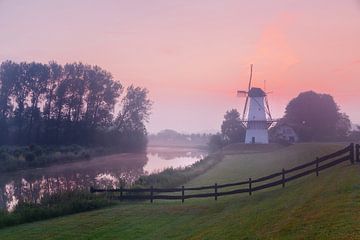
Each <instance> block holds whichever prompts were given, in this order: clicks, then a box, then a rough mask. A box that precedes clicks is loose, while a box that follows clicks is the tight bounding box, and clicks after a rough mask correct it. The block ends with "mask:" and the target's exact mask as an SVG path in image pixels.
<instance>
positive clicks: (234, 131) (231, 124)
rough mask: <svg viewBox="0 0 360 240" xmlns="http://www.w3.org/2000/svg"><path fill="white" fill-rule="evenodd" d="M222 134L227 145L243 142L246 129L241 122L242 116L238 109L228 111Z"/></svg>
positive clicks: (222, 126)
mask: <svg viewBox="0 0 360 240" xmlns="http://www.w3.org/2000/svg"><path fill="white" fill-rule="evenodd" d="M221 133H222V135H223V137H224V139H225V141H226V142H227V143H235V142H243V141H244V140H245V129H244V127H243V125H242V123H241V120H240V114H239V112H238V111H237V110H236V109H231V110H230V111H227V112H226V113H225V115H224V121H223V122H222V125H221Z"/></svg>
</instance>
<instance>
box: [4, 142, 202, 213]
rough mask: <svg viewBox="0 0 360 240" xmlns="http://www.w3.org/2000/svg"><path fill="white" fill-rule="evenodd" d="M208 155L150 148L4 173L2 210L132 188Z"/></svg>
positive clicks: (178, 149) (191, 151)
mask: <svg viewBox="0 0 360 240" xmlns="http://www.w3.org/2000/svg"><path fill="white" fill-rule="evenodd" d="M204 156H205V152H202V151H200V150H197V149H186V148H159V147H158V148H149V149H148V152H147V153H146V154H145V153H143V154H136V153H123V154H115V155H111V156H103V157H96V158H94V159H92V160H89V161H83V162H76V163H67V164H63V165H57V166H50V167H46V168H37V169H29V170H22V171H16V172H11V173H3V174H1V175H0V208H6V209H7V210H9V211H12V210H13V209H14V208H15V206H16V205H17V204H18V203H19V202H21V201H24V202H40V201H41V199H42V198H44V197H45V196H47V195H51V194H54V193H58V192H64V191H71V190H88V189H89V188H90V186H94V187H98V188H117V187H119V186H120V185H123V186H130V185H132V184H133V183H134V182H135V181H136V180H137V179H138V178H139V177H140V176H141V175H146V174H151V173H155V172H159V171H161V170H163V169H165V168H169V167H174V168H178V167H186V166H189V165H191V164H193V163H195V162H196V161H198V160H200V159H201V158H203V157H204Z"/></svg>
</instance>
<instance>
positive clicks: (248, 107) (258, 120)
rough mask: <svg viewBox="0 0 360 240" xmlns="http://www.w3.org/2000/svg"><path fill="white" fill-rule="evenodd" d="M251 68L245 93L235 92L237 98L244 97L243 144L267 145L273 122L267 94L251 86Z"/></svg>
mask: <svg viewBox="0 0 360 240" xmlns="http://www.w3.org/2000/svg"><path fill="white" fill-rule="evenodd" d="M252 67H253V65H252V64H251V65H250V79H249V85H248V90H247V91H237V95H238V96H239V97H246V100H245V106H244V111H243V115H242V123H243V125H244V127H245V129H246V137H245V143H247V144H249V143H262V144H267V143H269V133H268V129H269V128H270V126H271V125H272V123H273V122H274V121H273V120H272V117H271V113H270V108H269V103H268V99H267V93H266V92H265V91H264V90H263V89H261V88H257V87H252V86H251V80H252Z"/></svg>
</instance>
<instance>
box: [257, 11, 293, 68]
mask: <svg viewBox="0 0 360 240" xmlns="http://www.w3.org/2000/svg"><path fill="white" fill-rule="evenodd" d="M295 20H296V16H295V15H292V14H289V13H284V14H281V15H279V16H278V17H277V18H276V19H274V20H273V21H272V22H270V23H269V24H268V25H267V26H266V27H265V28H264V30H263V31H262V34H261V37H260V39H259V40H258V42H257V43H256V52H255V55H254V56H253V58H252V61H253V62H254V63H258V62H260V63H263V64H265V65H272V66H275V65H276V68H277V69H278V70H287V69H288V68H290V67H291V66H293V65H295V64H297V63H298V62H299V61H300V60H299V57H298V56H297V54H296V52H295V50H294V49H293V48H292V46H291V44H290V40H289V37H288V35H287V32H288V31H289V29H291V27H292V26H293V23H294V21H295Z"/></svg>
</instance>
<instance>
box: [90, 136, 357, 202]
mask: <svg viewBox="0 0 360 240" xmlns="http://www.w3.org/2000/svg"><path fill="white" fill-rule="evenodd" d="M345 161H350V163H351V164H354V163H355V161H356V162H359V163H360V144H356V145H355V144H354V143H351V144H350V145H349V146H347V147H345V148H343V149H341V150H339V151H336V152H334V153H331V154H329V155H326V156H322V157H319V158H316V159H315V160H313V161H311V162H308V163H305V164H302V165H299V166H296V167H293V168H290V169H282V170H281V171H279V172H276V173H273V174H270V175H268V176H264V177H260V178H257V179H252V178H249V179H248V180H247V181H242V182H234V183H227V184H217V183H215V184H214V185H209V186H201V187H184V186H182V187H180V188H154V187H150V188H122V187H120V188H119V189H95V188H93V187H91V188H90V192H91V193H97V192H98V193H119V194H118V195H114V194H113V195H111V198H113V199H119V200H150V202H153V201H154V200H155V199H163V200H181V201H182V202H184V200H185V199H189V198H208V197H214V199H215V200H217V199H218V197H220V196H226V195H233V194H239V193H248V194H249V195H251V194H252V193H253V192H256V191H259V190H263V189H266V188H271V187H275V186H279V185H282V187H285V184H286V183H287V182H290V181H293V180H295V179H298V178H301V177H304V176H307V175H309V174H313V173H315V174H316V176H319V172H320V171H322V170H325V169H327V168H330V167H333V166H336V165H338V164H340V163H342V162H345ZM310 167H312V168H310ZM309 168H310V169H309ZM300 170H303V171H302V172H299V171H300ZM276 178H278V179H276ZM273 179H275V180H273ZM269 180H273V181H272V182H268V181H269ZM256 184H260V185H256ZM236 186H245V187H242V188H239V189H230V190H229V189H228V190H225V191H219V190H222V189H226V188H229V187H236ZM202 190H212V191H211V192H207V193H203V192H201V193H193V192H196V191H202ZM186 191H192V192H190V193H188V194H185V192H186ZM164 193H181V195H164Z"/></svg>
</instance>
